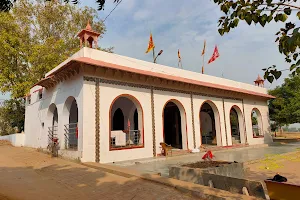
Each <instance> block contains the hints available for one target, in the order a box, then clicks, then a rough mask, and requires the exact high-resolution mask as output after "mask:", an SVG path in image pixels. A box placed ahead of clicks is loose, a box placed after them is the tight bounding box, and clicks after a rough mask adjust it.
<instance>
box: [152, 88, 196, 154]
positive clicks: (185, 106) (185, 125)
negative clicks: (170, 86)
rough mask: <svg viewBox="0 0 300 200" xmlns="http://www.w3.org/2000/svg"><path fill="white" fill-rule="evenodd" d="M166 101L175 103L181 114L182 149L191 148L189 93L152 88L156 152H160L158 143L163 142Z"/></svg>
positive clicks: (192, 140)
mask: <svg viewBox="0 0 300 200" xmlns="http://www.w3.org/2000/svg"><path fill="white" fill-rule="evenodd" d="M168 101H171V102H173V103H175V104H176V105H177V107H178V108H179V111H180V115H181V133H182V149H184V150H188V149H193V148H194V146H193V143H194V139H193V129H192V115H191V98H190V95H189V94H183V93H176V92H169V91H160V90H154V102H155V103H154V105H155V106H154V112H155V133H156V153H157V154H160V153H161V147H160V143H161V142H164V135H163V131H164V128H163V111H164V106H165V105H166V104H167V102H168Z"/></svg>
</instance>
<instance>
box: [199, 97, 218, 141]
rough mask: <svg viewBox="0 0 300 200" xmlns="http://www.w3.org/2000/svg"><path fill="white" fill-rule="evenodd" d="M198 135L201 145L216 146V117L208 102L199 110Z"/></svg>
mask: <svg viewBox="0 0 300 200" xmlns="http://www.w3.org/2000/svg"><path fill="white" fill-rule="evenodd" d="M211 104H212V103H211ZM200 133H201V138H202V144H203V145H217V129H216V117H215V113H214V110H213V108H212V107H211V105H210V104H209V103H208V102H205V103H203V104H202V106H201V108H200Z"/></svg>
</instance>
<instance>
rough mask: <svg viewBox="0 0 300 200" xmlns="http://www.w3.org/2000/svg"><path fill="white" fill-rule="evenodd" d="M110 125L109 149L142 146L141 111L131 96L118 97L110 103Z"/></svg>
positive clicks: (137, 102) (138, 104)
mask: <svg viewBox="0 0 300 200" xmlns="http://www.w3.org/2000/svg"><path fill="white" fill-rule="evenodd" d="M110 124H111V125H110V149H122V148H138V147H142V146H144V138H143V110H142V107H141V105H140V103H139V101H138V100H137V99H135V98H134V97H133V96H130V95H126V96H120V97H117V98H116V99H115V100H114V101H113V102H112V104H111V107H110Z"/></svg>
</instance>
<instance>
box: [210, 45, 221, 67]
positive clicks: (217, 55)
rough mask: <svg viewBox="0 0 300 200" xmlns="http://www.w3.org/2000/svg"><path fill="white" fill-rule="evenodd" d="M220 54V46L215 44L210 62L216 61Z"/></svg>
mask: <svg viewBox="0 0 300 200" xmlns="http://www.w3.org/2000/svg"><path fill="white" fill-rule="evenodd" d="M219 56H220V54H219V51H218V47H217V46H215V50H214V53H213V55H212V56H211V58H210V59H209V61H208V64H209V63H211V62H213V61H215V60H216V59H217V58H218V57H219Z"/></svg>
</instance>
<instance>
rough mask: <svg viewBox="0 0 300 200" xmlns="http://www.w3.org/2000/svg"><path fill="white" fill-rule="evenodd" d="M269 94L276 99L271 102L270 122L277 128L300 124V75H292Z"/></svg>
mask: <svg viewBox="0 0 300 200" xmlns="http://www.w3.org/2000/svg"><path fill="white" fill-rule="evenodd" d="M269 94H270V95H273V96H275V97H276V99H271V100H270V101H269V115H270V120H271V121H273V122H274V124H275V125H276V127H279V128H280V127H282V126H284V125H289V124H293V123H299V122H300V75H295V76H292V75H290V77H289V78H286V79H285V80H284V83H283V84H282V85H281V86H277V87H276V88H275V89H273V90H269Z"/></svg>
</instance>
